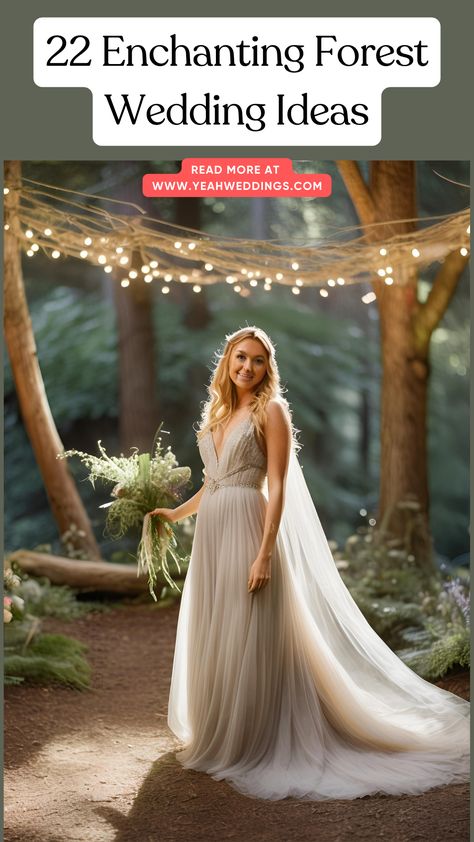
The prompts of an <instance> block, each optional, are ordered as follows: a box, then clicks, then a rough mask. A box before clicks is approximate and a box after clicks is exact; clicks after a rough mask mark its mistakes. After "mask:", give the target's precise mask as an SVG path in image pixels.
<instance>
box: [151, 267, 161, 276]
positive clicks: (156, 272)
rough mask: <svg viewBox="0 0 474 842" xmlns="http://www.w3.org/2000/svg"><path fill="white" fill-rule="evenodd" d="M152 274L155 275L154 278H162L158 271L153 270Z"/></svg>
mask: <svg viewBox="0 0 474 842" xmlns="http://www.w3.org/2000/svg"><path fill="white" fill-rule="evenodd" d="M151 274H152V275H153V277H154V278H159V277H160V273H159V271H158V269H153V272H152V273H151Z"/></svg>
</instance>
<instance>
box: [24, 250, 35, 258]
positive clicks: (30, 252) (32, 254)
mask: <svg viewBox="0 0 474 842" xmlns="http://www.w3.org/2000/svg"><path fill="white" fill-rule="evenodd" d="M26 253H27V255H28V257H34V256H35V253H34V251H33V249H28V251H27V252H26Z"/></svg>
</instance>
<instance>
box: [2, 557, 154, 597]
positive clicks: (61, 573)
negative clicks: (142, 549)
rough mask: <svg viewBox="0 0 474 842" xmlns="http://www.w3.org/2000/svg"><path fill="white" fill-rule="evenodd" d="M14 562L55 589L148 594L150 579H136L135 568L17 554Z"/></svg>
mask: <svg viewBox="0 0 474 842" xmlns="http://www.w3.org/2000/svg"><path fill="white" fill-rule="evenodd" d="M10 560H11V561H15V562H16V564H18V566H19V567H20V568H21V569H22V570H23V571H24V572H25V573H30V574H31V575H33V576H46V577H47V578H48V579H49V581H50V582H52V583H53V584H54V585H69V587H70V588H79V589H81V590H87V591H111V592H113V593H132V594H133V593H144V592H145V591H147V590H148V578H147V576H146V575H145V574H144V573H141V574H140V575H139V576H137V568H136V566H135V565H132V564H112V563H111V562H107V563H106V564H104V563H103V562H98V561H74V560H73V559H70V558H63V557H62V556H53V555H49V554H48V553H35V552H29V551H27V550H18V552H16V553H13V555H11V556H10Z"/></svg>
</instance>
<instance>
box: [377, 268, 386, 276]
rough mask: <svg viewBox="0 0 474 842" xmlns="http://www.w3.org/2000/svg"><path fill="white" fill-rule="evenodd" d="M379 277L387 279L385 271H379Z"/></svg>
mask: <svg viewBox="0 0 474 842" xmlns="http://www.w3.org/2000/svg"><path fill="white" fill-rule="evenodd" d="M377 275H380V277H381V278H383V277H385V275H386V272H385V269H377Z"/></svg>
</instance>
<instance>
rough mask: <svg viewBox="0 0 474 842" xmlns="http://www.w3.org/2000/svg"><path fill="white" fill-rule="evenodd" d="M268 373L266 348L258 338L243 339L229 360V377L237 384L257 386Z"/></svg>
mask: <svg viewBox="0 0 474 842" xmlns="http://www.w3.org/2000/svg"><path fill="white" fill-rule="evenodd" d="M266 373H267V356H266V352H265V348H264V347H263V345H262V343H261V342H259V341H258V339H251V338H250V337H249V338H247V339H243V340H242V341H241V342H239V344H238V345H237V347H236V348H234V350H233V352H232V354H231V357H230V360H229V377H230V379H231V380H232V382H233V383H235V385H236V386H239V385H240V386H241V387H245V386H246V387H249V386H251V388H252V389H253V388H255V387H256V386H258V385H259V384H260V383H261V382H262V380H263V378H264V377H265V374H266Z"/></svg>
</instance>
